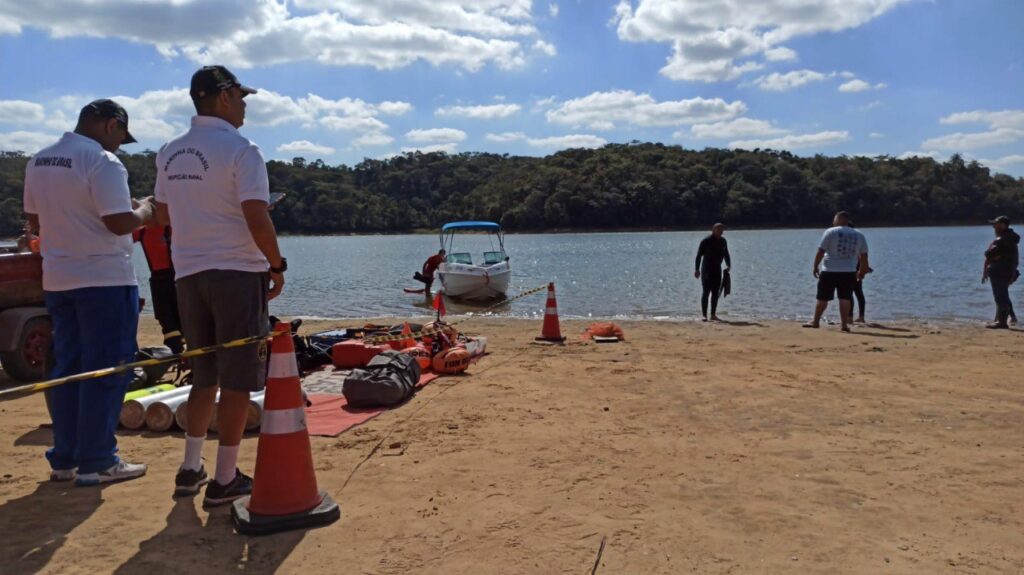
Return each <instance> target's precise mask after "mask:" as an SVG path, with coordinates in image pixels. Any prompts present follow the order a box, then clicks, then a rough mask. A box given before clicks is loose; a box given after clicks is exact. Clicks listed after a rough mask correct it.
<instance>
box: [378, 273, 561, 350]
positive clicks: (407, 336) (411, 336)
mask: <svg viewBox="0 0 1024 575" xmlns="http://www.w3.org/2000/svg"><path fill="white" fill-rule="evenodd" d="M547 289H548V284H544V285H542V286H540V287H536V288H533V289H531V290H527V291H524V292H523V293H521V294H519V295H516V296H513V297H510V298H508V299H503V300H501V301H500V302H498V303H496V304H494V305H492V306H488V307H485V308H484V309H482V310H480V311H479V312H476V313H474V315H472V316H470V317H467V318H466V319H463V320H460V321H453V322H451V323H447V324H446V325H448V326H453V325H458V324H460V323H465V322H467V321H469V320H471V319H473V318H474V317H477V316H478V315H481V314H485V313H487V312H489V311H491V310H494V309H497V308H499V307H502V306H505V305H508V304H509V303H511V302H514V301H516V300H517V299H522V298H524V297H527V296H531V295H533V294H535V293H540V292H542V291H545V290H547ZM436 297H444V296H442V295H440V294H438V295H437V296H436ZM441 331H442V330H441V329H440V328H431V329H425V330H421V331H418V332H414V333H407V334H395V335H378V336H374V337H367V338H364V339H363V342H365V343H368V344H370V345H374V344H378V343H386V342H389V341H404V340H407V339H419V338H421V337H423V336H425V335H435V334H437V333H440V332H441Z"/></svg>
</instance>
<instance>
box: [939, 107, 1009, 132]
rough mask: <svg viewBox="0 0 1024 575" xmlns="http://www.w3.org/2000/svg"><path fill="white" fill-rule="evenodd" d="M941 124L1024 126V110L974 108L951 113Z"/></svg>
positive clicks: (991, 126) (998, 126)
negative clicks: (969, 110)
mask: <svg viewBox="0 0 1024 575" xmlns="http://www.w3.org/2000/svg"><path fill="white" fill-rule="evenodd" d="M939 123H941V124H988V125H989V127H990V128H1024V110H1000V111H998V112H990V111H988V110H974V111H971V112H959V113H956V114H950V115H949V116H946V117H944V118H941V119H940V120H939Z"/></svg>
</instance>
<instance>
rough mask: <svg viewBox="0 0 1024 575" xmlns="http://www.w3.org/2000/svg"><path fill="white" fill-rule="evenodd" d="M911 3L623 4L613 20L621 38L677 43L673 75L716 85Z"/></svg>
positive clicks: (705, 0)
mask: <svg viewBox="0 0 1024 575" xmlns="http://www.w3.org/2000/svg"><path fill="white" fill-rule="evenodd" d="M909 1H912V0H842V1H838V0H803V1H801V2H793V1H792V0H758V1H756V2H750V1H746V0H620V1H619V3H618V5H617V6H616V9H615V18H614V19H613V20H612V21H613V23H616V24H617V31H618V36H619V38H620V39H621V40H624V41H628V42H664V43H671V44H672V47H673V51H672V55H671V56H670V57H669V60H668V63H667V64H666V65H665V67H664V68H662V69H661V73H662V74H663V75H665V76H667V77H668V78H671V79H673V80H691V81H692V80H696V81H704V82H715V81H723V80H730V79H732V78H735V77H737V76H739V75H740V74H743V73H746V72H749V71H751V70H754V69H757V68H759V67H761V64H760V63H758V62H754V61H751V60H750V59H751V58H756V57H758V56H764V57H765V58H768V59H771V58H773V57H774V58H778V57H779V56H785V57H786V59H791V58H789V57H790V56H795V53H793V52H792V51H790V52H772V53H771V55H769V53H768V51H769V50H773V49H777V48H779V45H780V44H782V43H784V42H786V41H787V40H790V39H792V38H797V37H800V36H810V35H813V34H818V33H821V32H838V31H840V30H846V29H849V28H856V27H858V26H861V25H863V24H866V23H867V22H870V21H871V20H873V19H875V18H877V17H879V16H882V15H883V14H885V13H886V12H888V11H889V10H891V9H892V8H893V7H895V6H897V5H899V4H902V3H905V2H909ZM743 60H746V61H743Z"/></svg>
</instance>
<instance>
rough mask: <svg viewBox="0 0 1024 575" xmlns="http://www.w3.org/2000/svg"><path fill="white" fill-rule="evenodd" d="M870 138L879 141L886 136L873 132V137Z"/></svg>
mask: <svg viewBox="0 0 1024 575" xmlns="http://www.w3.org/2000/svg"><path fill="white" fill-rule="evenodd" d="M868 137H869V138H871V139H872V140H879V139H881V138H884V137H885V134H883V133H881V132H871V135H869V136H868Z"/></svg>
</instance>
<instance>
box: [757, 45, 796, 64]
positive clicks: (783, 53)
mask: <svg viewBox="0 0 1024 575" xmlns="http://www.w3.org/2000/svg"><path fill="white" fill-rule="evenodd" d="M764 57H765V59H766V60H768V61H769V62H785V61H787V60H796V51H794V50H791V49H789V48H786V47H785V46H779V47H778V48H769V49H767V50H765V51H764Z"/></svg>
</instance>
